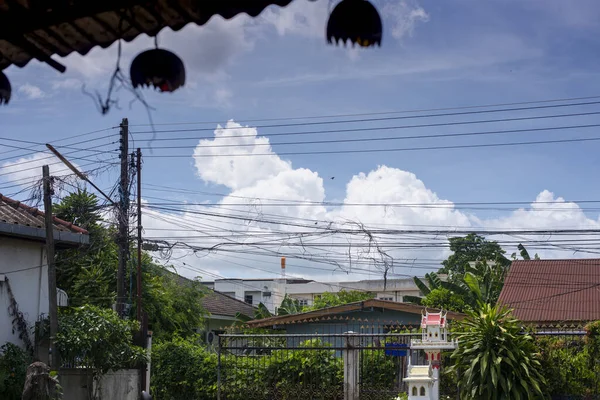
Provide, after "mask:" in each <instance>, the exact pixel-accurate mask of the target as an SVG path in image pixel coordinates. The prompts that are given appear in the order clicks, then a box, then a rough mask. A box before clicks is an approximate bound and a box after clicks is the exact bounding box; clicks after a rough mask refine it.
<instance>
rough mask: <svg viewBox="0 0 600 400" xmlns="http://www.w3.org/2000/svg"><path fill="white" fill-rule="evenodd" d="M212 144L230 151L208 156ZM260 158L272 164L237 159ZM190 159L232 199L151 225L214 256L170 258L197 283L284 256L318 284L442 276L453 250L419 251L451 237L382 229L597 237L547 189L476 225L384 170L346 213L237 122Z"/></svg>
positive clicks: (364, 182) (363, 179) (311, 177)
mask: <svg viewBox="0 0 600 400" xmlns="http://www.w3.org/2000/svg"><path fill="white" fill-rule="evenodd" d="M216 145H227V146H223V147H211V146H216ZM257 153H260V154H267V155H266V156H249V157H244V156H242V157H239V156H234V154H257ZM194 155H195V156H196V157H195V159H194V161H195V167H196V170H197V173H198V176H199V177H200V178H201V179H202V180H203V181H204V182H205V183H208V184H220V185H224V186H226V187H227V188H229V189H230V191H229V193H228V194H227V195H226V196H224V197H222V198H221V199H220V200H219V201H218V202H217V203H216V204H212V205H210V206H209V205H189V206H182V209H181V212H180V213H173V212H172V213H166V212H162V211H159V210H155V211H153V212H152V213H153V214H152V216H149V217H148V220H149V222H148V223H147V224H146V223H145V226H146V225H147V226H148V227H150V226H152V227H155V228H159V229H164V228H165V227H169V228H170V229H175V230H176V231H175V233H172V235H173V236H176V237H177V240H179V241H180V242H181V241H183V242H186V243H188V244H191V245H192V246H200V247H203V248H205V249H208V248H212V249H213V250H210V251H208V250H198V251H195V252H194V251H191V250H190V249H187V250H186V249H179V250H175V251H174V255H176V257H175V256H174V258H176V259H178V260H180V261H181V262H185V263H186V265H187V267H190V266H191V267H193V266H196V267H198V268H201V270H197V271H196V272H197V275H203V273H202V271H207V270H209V271H219V272H218V273H217V275H222V276H228V277H231V276H241V277H257V276H264V277H275V276H276V275H277V274H278V273H279V266H278V257H279V256H280V255H281V254H287V255H288V256H289V257H290V259H291V264H293V265H295V267H290V271H288V272H290V273H294V274H297V275H302V276H304V277H309V278H315V279H320V280H349V279H366V278H372V279H373V278H377V277H379V278H380V277H381V276H382V274H383V269H384V267H385V266H386V262H387V263H388V264H387V266H391V265H393V268H392V269H391V270H390V274H389V276H388V277H390V278H393V277H398V276H399V275H398V274H400V275H402V274H406V275H422V274H424V273H425V272H427V269H423V268H429V269H430V270H435V269H437V268H438V266H437V265H439V260H442V259H444V258H446V257H447V256H448V255H449V250H448V248H447V247H446V248H445V247H440V246H435V247H431V248H427V247H426V248H419V247H420V246H419V245H420V244H422V243H424V242H427V243H430V242H435V243H440V244H444V243H447V240H448V238H449V237H451V236H453V235H449V236H443V235H442V236H439V235H437V234H432V235H430V236H428V237H423V236H420V235H412V236H411V235H410V234H402V233H398V234H395V235H392V236H385V235H382V234H378V233H377V229H398V230H414V229H418V230H431V231H436V230H439V229H447V230H452V229H453V228H454V229H458V230H462V231H468V230H470V229H471V230H485V229H496V230H498V229H501V230H515V229H557V228H564V229H577V228H579V229H589V228H600V221H598V220H595V219H592V218H590V217H589V216H587V215H586V213H585V212H584V210H582V209H581V208H580V207H579V206H578V205H577V204H575V203H572V202H567V201H565V200H564V199H563V198H561V197H558V196H555V195H554V194H553V193H551V192H550V191H547V190H544V191H542V192H541V193H540V194H539V195H538V196H537V197H536V199H535V200H533V201H532V203H531V205H530V206H528V207H524V208H522V209H518V210H515V211H513V212H511V213H508V214H506V215H504V216H501V217H495V218H478V217H477V216H476V215H473V214H469V213H467V212H465V211H463V210H462V209H458V208H457V207H456V206H455V205H454V203H453V202H452V201H450V200H448V199H444V198H441V197H440V196H438V195H437V194H436V193H435V191H434V190H432V188H429V187H428V186H427V184H426V182H424V181H422V180H420V179H419V178H418V177H417V176H416V175H415V174H413V173H411V172H409V171H404V170H401V169H398V168H392V167H389V166H385V165H381V166H378V167H377V168H375V169H373V170H372V171H368V172H364V173H357V174H356V175H355V176H353V177H352V178H351V179H350V180H349V182H348V183H347V185H346V192H345V195H344V198H343V200H342V201H341V204H340V205H338V204H337V203H327V201H326V200H327V199H326V191H325V187H324V182H323V179H322V178H321V177H320V176H319V174H318V173H317V172H316V171H311V170H310V169H307V168H302V167H295V166H293V165H292V164H291V162H289V161H286V160H284V159H282V158H281V157H280V156H279V155H277V153H276V152H274V151H273V149H272V148H271V146H270V144H269V141H268V138H265V137H261V136H260V135H259V134H258V132H257V130H256V128H252V127H244V126H241V125H240V124H238V123H236V122H234V121H229V122H227V123H226V124H225V125H224V126H219V127H217V129H216V130H215V137H214V139H210V140H201V141H200V142H199V143H198V146H197V147H196V149H195V152H194ZM198 156H202V157H198ZM330 204H333V205H330ZM417 205H418V206H417ZM177 229H180V230H179V231H177ZM361 229H364V231H361ZM348 230H353V231H354V233H348ZM198 235H200V236H198ZM186 237H188V238H189V239H186ZM573 238H584V236H574V237H573ZM492 239H494V240H499V241H511V242H512V243H515V244H514V245H507V247H506V248H505V249H506V250H507V252H508V253H509V254H510V253H512V252H514V251H516V244H517V243H518V242H519V241H521V240H522V241H523V242H530V243H533V242H535V241H541V242H543V241H548V240H549V239H551V238H550V237H548V236H544V235H528V236H522V235H521V236H518V235H517V236H515V235H506V236H498V235H497V236H494V237H493V238H492ZM167 240H168V235H167ZM398 243H405V244H408V246H406V247H405V248H403V247H402V246H397V244H398ZM377 245H379V247H380V249H377ZM532 246H533V245H532ZM379 250H383V253H382V252H380V251H379ZM239 252H241V253H242V254H239ZM530 252H531V253H532V254H533V253H539V254H540V256H542V258H551V257H554V258H556V257H563V258H564V257H589V256H590V254H586V253H583V252H575V251H574V250H573V249H572V248H571V247H570V246H568V245H560V246H559V247H557V246H546V247H544V246H534V247H533V248H532V249H531V250H530ZM258 253H260V254H258ZM295 257H297V258H298V259H294V258H295ZM386 257H389V259H388V258H386ZM199 258H200V259H201V261H199ZM436 260H437V261H436ZM423 265H425V267H423ZM413 266H420V267H417V268H416V269H414V267H413ZM187 267H186V268H187ZM257 269H258V270H257ZM183 272H184V273H187V274H191V275H194V274H193V272H191V271H187V272H185V271H183ZM210 273H211V274H212V275H204V277H205V278H206V279H211V278H215V273H214V272H210ZM369 274H371V275H369Z"/></svg>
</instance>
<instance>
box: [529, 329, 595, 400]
mask: <svg viewBox="0 0 600 400" xmlns="http://www.w3.org/2000/svg"><path fill="white" fill-rule="evenodd" d="M536 344H537V346H538V347H539V349H540V355H541V360H540V361H541V365H542V368H541V370H542V373H543V375H544V377H545V378H546V382H547V385H546V390H545V391H546V393H547V394H548V395H550V396H553V397H554V396H557V397H561V396H581V397H584V396H590V395H592V394H593V393H595V390H596V387H597V385H598V384H600V381H599V379H598V376H597V374H596V373H595V372H594V370H593V368H590V360H591V357H590V353H589V349H588V346H587V345H586V344H585V342H583V341H582V340H565V339H561V338H554V337H538V338H537V339H536Z"/></svg>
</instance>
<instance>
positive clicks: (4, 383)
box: [0, 343, 31, 400]
mask: <svg viewBox="0 0 600 400" xmlns="http://www.w3.org/2000/svg"><path fill="white" fill-rule="evenodd" d="M30 363H31V358H30V355H29V353H28V352H26V351H25V350H23V349H21V348H20V347H18V346H16V345H14V344H12V343H6V344H4V345H2V347H0V399H3V400H20V399H21V393H23V386H24V385H25V374H26V372H27V366H28V365H29V364H30Z"/></svg>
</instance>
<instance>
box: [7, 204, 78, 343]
mask: <svg viewBox="0 0 600 400" xmlns="http://www.w3.org/2000/svg"><path fill="white" fill-rule="evenodd" d="M45 240H46V231H45V224H44V213H43V212H42V211H40V210H38V209H36V208H32V207H28V206H26V205H24V204H21V203H20V202H18V201H16V200H12V199H10V198H8V197H5V196H2V195H0V346H1V345H3V344H4V343H6V342H11V343H14V344H17V345H19V346H23V347H25V346H29V345H30V344H31V345H33V328H34V326H35V323H36V321H37V320H38V318H40V317H41V316H47V315H48V267H47V261H46V249H45ZM54 240H55V245H56V246H57V248H60V247H74V246H80V245H85V244H87V243H88V241H89V237H88V235H87V231H85V230H84V229H81V228H79V227H76V226H74V225H72V224H70V223H67V222H65V221H62V220H60V219H58V218H54ZM57 300H58V301H59V305H60V304H61V302H62V303H63V304H64V305H66V304H65V303H66V294H65V293H64V292H63V291H61V290H59V291H58V298H57ZM23 330H25V331H26V333H24V332H23ZM28 342H29V343H28Z"/></svg>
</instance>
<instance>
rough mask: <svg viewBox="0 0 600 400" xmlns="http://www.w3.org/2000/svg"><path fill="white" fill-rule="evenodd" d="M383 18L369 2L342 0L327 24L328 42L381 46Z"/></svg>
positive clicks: (366, 0) (365, 0) (364, 0)
mask: <svg viewBox="0 0 600 400" xmlns="http://www.w3.org/2000/svg"><path fill="white" fill-rule="evenodd" d="M382 31H383V28H382V25H381V17H380V16H379V12H378V11H377V9H376V8H375V6H373V4H371V3H370V2H369V1H368V0H342V1H340V2H339V3H338V5H336V6H335V8H334V9H333V11H332V12H331V14H330V15H329V21H328V22H327V42H329V43H335V44H338V41H340V40H341V41H342V43H344V45H345V44H346V41H348V40H350V42H352V45H353V46H354V44H355V43H357V44H358V45H359V46H362V47H369V46H374V45H378V46H381V36H382Z"/></svg>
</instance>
